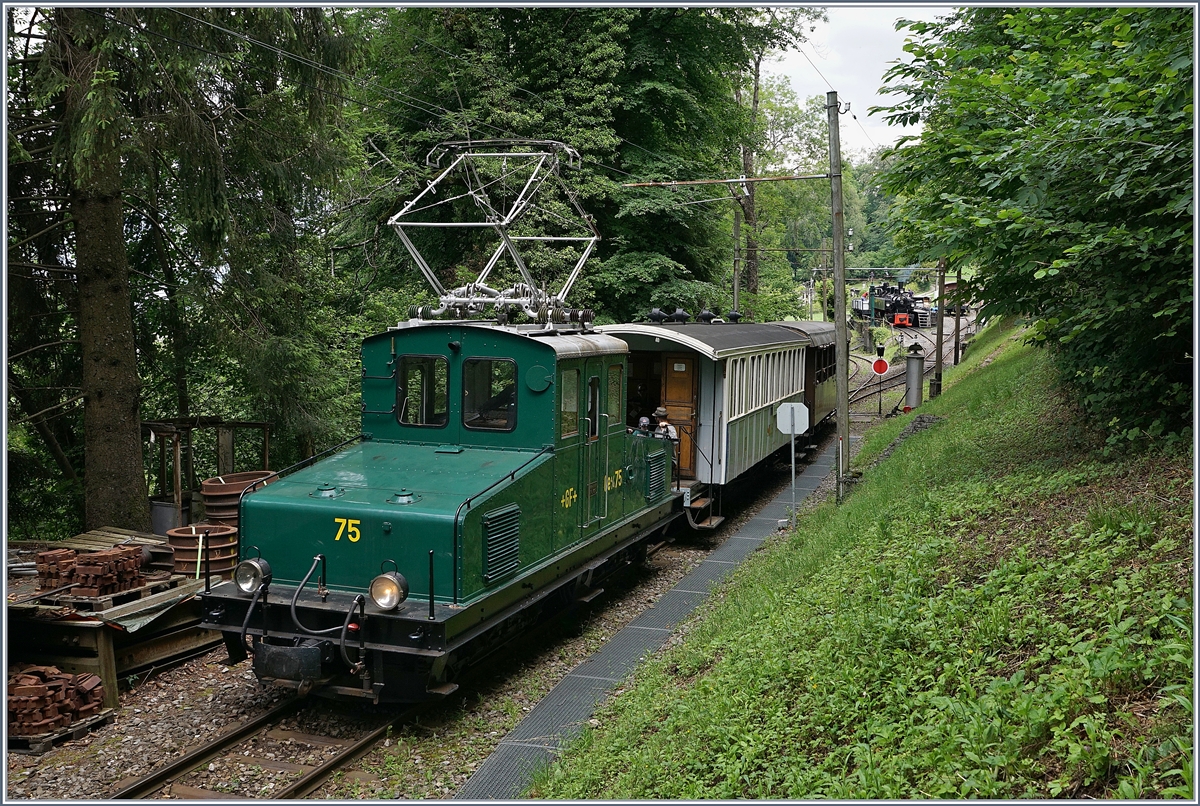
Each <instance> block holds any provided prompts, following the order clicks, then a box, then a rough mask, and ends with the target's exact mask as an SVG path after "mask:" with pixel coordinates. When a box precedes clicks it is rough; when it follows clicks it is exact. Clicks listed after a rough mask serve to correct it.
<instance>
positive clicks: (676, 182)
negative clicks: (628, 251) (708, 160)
mask: <svg viewBox="0 0 1200 806" xmlns="http://www.w3.org/2000/svg"><path fill="white" fill-rule="evenodd" d="M831 178H832V175H831V174H805V175H802V176H744V177H741V178H740V179H668V180H666V181H663V182H627V183H625V184H623V185H621V187H623V188H663V187H676V186H680V187H682V186H683V185H748V184H750V183H751V182H790V181H793V180H796V179H831Z"/></svg>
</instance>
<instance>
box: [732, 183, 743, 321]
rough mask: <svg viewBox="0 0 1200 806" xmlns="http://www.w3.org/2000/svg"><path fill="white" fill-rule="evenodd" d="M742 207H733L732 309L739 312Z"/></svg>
mask: <svg viewBox="0 0 1200 806" xmlns="http://www.w3.org/2000/svg"><path fill="white" fill-rule="evenodd" d="M741 263H742V207H741V205H738V206H737V207H734V208H733V309H734V310H735V311H737V312H738V313H741V311H742V309H741V308H739V307H738V286H739V285H740V284H741V283H740V280H741V270H742V266H741Z"/></svg>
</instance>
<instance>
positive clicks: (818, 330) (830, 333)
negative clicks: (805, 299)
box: [771, 322, 836, 347]
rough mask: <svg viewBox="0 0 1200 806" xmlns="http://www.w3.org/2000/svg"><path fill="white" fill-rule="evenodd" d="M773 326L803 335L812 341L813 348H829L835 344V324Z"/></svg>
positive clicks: (788, 323) (817, 323)
mask: <svg viewBox="0 0 1200 806" xmlns="http://www.w3.org/2000/svg"><path fill="white" fill-rule="evenodd" d="M771 324H773V325H779V326H780V327H786V328H787V329H788V330H794V331H796V332H797V333H803V334H804V335H805V336H808V338H809V340H811V341H812V346H813V347H828V346H829V345H831V344H833V342H834V338H835V337H834V332H835V330H836V328H835V325H834V324H833V322H772V323H771Z"/></svg>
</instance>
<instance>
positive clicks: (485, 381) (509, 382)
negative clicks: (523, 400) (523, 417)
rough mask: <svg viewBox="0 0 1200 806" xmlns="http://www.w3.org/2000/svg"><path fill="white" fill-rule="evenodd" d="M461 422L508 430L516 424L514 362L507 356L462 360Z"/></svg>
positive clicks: (475, 426) (490, 428) (478, 427)
mask: <svg viewBox="0 0 1200 806" xmlns="http://www.w3.org/2000/svg"><path fill="white" fill-rule="evenodd" d="M462 395H463V396H462V400H463V404H462V417H463V425H465V426H466V427H467V428H474V429H479V430H483V431H511V430H513V428H515V427H516V425H517V365H516V363H515V362H513V361H511V360H509V359H507V358H468V359H467V360H466V361H464V362H463V393H462Z"/></svg>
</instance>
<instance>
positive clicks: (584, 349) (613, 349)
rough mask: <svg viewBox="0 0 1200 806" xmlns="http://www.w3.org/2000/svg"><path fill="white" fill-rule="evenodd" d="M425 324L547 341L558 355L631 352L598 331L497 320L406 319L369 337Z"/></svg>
mask: <svg viewBox="0 0 1200 806" xmlns="http://www.w3.org/2000/svg"><path fill="white" fill-rule="evenodd" d="M424 327H469V328H473V329H479V330H487V331H490V332H492V333H504V334H507V335H510V336H516V337H519V338H524V339H529V340H530V341H536V342H538V343H541V344H545V345H546V346H547V347H550V348H551V349H553V350H554V352H555V354H556V355H557V356H558V358H580V357H583V356H589V355H624V354H625V353H628V352H629V345H627V344H626V343H625V342H623V341H621V340H620V339H617V338H613V337H612V336H607V335H604V334H602V333H600V332H598V331H589V332H583V331H581V330H578V329H572V330H569V331H565V328H564V329H557V328H556V329H547V328H546V326H545V325H500V324H497V323H495V322H489V321H486V320H479V319H462V320H436V319H435V320H419V319H410V320H408V321H407V322H400V323H399V324H398V325H396V326H395V327H391V328H388V329H387V330H386V331H385V332H383V333H379V334H376V335H375V336H371V337H369V338H371V339H373V338H377V337H385V336H387V335H389V334H395V332H396V331H398V330H408V329H415V328H424ZM564 331H565V332H564Z"/></svg>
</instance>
